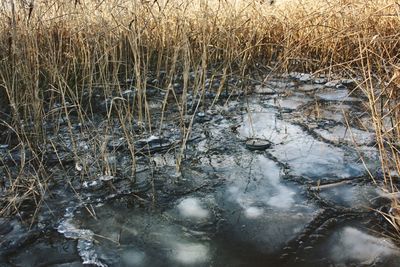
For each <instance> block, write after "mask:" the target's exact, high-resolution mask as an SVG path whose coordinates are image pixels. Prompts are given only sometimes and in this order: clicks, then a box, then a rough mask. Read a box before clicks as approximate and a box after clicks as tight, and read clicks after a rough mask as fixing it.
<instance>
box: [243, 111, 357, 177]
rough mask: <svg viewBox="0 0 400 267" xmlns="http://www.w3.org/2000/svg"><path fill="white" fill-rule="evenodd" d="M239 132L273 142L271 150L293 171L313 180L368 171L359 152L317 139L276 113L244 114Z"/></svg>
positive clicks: (351, 175)
mask: <svg viewBox="0 0 400 267" xmlns="http://www.w3.org/2000/svg"><path fill="white" fill-rule="evenodd" d="M243 117H244V119H243V124H242V125H241V127H240V129H239V133H240V135H241V136H242V137H243V138H254V137H256V138H263V139H267V140H270V141H271V142H272V143H274V144H275V145H274V147H273V149H271V153H272V155H273V156H275V157H276V158H277V159H278V160H280V161H281V162H283V163H287V164H289V166H290V167H291V173H292V174H294V175H298V176H305V177H308V178H312V179H319V178H326V177H329V178H348V177H357V176H361V175H363V174H364V173H365V168H364V166H363V165H362V163H361V161H359V156H358V154H357V152H356V151H354V150H352V149H346V147H343V148H339V147H335V146H332V145H330V144H327V143H325V142H322V141H319V140H316V139H315V138H314V137H313V136H311V135H309V134H307V133H306V132H305V131H304V130H303V129H302V128H301V127H300V126H297V125H293V124H291V123H289V122H285V121H282V120H280V119H278V118H277V116H276V112H273V111H268V110H266V111H265V112H254V113H248V114H245V115H244V116H243Z"/></svg>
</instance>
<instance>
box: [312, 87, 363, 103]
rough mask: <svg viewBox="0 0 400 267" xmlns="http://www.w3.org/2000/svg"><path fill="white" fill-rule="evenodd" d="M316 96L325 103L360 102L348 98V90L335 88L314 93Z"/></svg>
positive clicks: (356, 99)
mask: <svg viewBox="0 0 400 267" xmlns="http://www.w3.org/2000/svg"><path fill="white" fill-rule="evenodd" d="M316 96H317V97H318V98H320V99H322V100H326V101H349V102H360V101H361V100H360V99H359V98H356V97H350V96H349V91H348V90H337V89H335V88H325V89H321V90H319V91H318V93H316Z"/></svg>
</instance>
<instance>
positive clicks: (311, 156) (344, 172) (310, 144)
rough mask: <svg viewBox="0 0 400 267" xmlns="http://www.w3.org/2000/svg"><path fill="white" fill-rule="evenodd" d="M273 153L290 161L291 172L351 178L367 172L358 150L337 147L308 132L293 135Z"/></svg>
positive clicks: (306, 175)
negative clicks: (300, 135)
mask: <svg viewBox="0 0 400 267" xmlns="http://www.w3.org/2000/svg"><path fill="white" fill-rule="evenodd" d="M271 153H272V154H273V155H274V156H275V157H277V158H278V159H279V160H280V161H282V162H285V163H288V164H289V166H290V167H291V168H290V169H291V173H292V174H294V175H299V176H305V177H309V178H312V179H319V178H349V177H357V176H361V175H363V174H364V173H365V168H364V166H363V165H362V163H361V162H357V160H358V155H357V153H356V152H355V151H352V150H345V149H343V148H338V147H334V146H332V145H329V144H326V143H324V142H321V141H317V140H315V139H314V138H313V137H311V136H309V135H303V136H302V137H298V138H297V139H295V138H292V139H290V141H288V142H286V143H284V144H282V145H279V146H276V147H275V148H274V149H273V150H272V151H271Z"/></svg>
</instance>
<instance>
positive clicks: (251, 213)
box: [244, 207, 264, 219]
mask: <svg viewBox="0 0 400 267" xmlns="http://www.w3.org/2000/svg"><path fill="white" fill-rule="evenodd" d="M263 213H264V210H263V209H261V208H257V207H249V208H247V209H245V211H244V215H245V216H246V218H248V219H256V218H258V217H260V216H261V215H262V214H263Z"/></svg>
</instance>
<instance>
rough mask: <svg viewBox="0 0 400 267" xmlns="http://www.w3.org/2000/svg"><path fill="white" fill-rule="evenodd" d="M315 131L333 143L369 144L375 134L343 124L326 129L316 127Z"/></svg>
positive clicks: (372, 141) (373, 139) (371, 142)
mask: <svg viewBox="0 0 400 267" xmlns="http://www.w3.org/2000/svg"><path fill="white" fill-rule="evenodd" d="M315 132H316V133H318V134H320V135H321V136H322V137H323V138H325V139H327V140H330V141H332V142H334V143H340V142H346V143H348V144H350V145H351V144H354V143H356V144H357V145H371V144H373V143H374V142H375V134H374V133H370V132H366V131H362V130H359V129H355V128H348V127H345V126H343V125H336V126H334V127H331V128H327V129H316V130H315Z"/></svg>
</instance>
